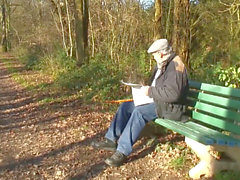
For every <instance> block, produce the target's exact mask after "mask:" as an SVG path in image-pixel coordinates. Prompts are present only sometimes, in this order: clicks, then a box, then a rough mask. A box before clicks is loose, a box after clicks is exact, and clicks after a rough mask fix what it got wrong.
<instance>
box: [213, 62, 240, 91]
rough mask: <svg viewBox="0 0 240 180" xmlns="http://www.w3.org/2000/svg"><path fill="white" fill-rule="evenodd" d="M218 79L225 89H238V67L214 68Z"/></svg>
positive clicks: (239, 70)
mask: <svg viewBox="0 0 240 180" xmlns="http://www.w3.org/2000/svg"><path fill="white" fill-rule="evenodd" d="M215 71H216V74H217V75H218V79H219V81H220V82H222V83H223V84H224V85H225V86H227V87H233V88H239V87H240V67H235V66H231V67H229V68H216V70H215Z"/></svg>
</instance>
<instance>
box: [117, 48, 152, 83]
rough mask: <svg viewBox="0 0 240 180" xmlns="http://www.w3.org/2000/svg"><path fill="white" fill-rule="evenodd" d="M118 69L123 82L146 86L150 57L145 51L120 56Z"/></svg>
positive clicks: (149, 72)
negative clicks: (122, 76)
mask: <svg viewBox="0 0 240 180" xmlns="http://www.w3.org/2000/svg"><path fill="white" fill-rule="evenodd" d="M119 68H120V71H122V72H123V74H124V80H125V81H128V82H134V83H143V84H146V83H147V80H148V77H149V76H150V74H151V71H150V69H151V67H150V57H149V55H148V54H147V53H146V51H145V50H139V51H137V50H136V51H134V52H132V53H131V54H128V55H122V61H121V63H120V64H119Z"/></svg>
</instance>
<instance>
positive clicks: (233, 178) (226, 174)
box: [214, 171, 240, 180]
mask: <svg viewBox="0 0 240 180" xmlns="http://www.w3.org/2000/svg"><path fill="white" fill-rule="evenodd" d="M239 176H240V172H234V171H223V172H221V173H217V174H216V175H215V177H214V180H239Z"/></svg>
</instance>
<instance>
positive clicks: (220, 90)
mask: <svg viewBox="0 0 240 180" xmlns="http://www.w3.org/2000/svg"><path fill="white" fill-rule="evenodd" d="M189 86H190V87H192V88H196V89H198V90H202V91H209V92H212V93H216V94H219V95H223V96H230V97H236V98H240V90H239V89H235V88H230V87H223V86H218V85H212V84H206V83H200V82H196V81H189Z"/></svg>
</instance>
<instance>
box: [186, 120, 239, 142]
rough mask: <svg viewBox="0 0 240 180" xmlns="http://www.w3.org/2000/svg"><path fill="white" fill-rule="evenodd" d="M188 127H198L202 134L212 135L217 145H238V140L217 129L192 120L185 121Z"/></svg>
mask: <svg viewBox="0 0 240 180" xmlns="http://www.w3.org/2000/svg"><path fill="white" fill-rule="evenodd" d="M186 124H187V125H188V126H189V127H192V128H198V129H199V131H202V133H203V134H206V135H208V136H209V137H214V138H215V139H216V144H219V145H228V146H240V140H238V139H236V138H234V137H231V136H228V135H225V134H223V133H221V132H219V131H216V130H213V129H211V128H208V127H206V126H203V125H200V124H198V123H194V122H187V123H186Z"/></svg>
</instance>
